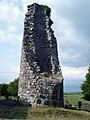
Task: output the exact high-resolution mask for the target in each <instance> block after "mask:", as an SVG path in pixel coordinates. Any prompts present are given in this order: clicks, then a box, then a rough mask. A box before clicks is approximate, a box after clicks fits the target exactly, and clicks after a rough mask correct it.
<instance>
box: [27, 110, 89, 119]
mask: <svg viewBox="0 0 90 120" xmlns="http://www.w3.org/2000/svg"><path fill="white" fill-rule="evenodd" d="M28 113H29V114H28V119H29V118H30V120H90V113H88V112H82V111H75V110H74V111H73V110H66V109H61V108H32V109H30V110H29V111H28Z"/></svg>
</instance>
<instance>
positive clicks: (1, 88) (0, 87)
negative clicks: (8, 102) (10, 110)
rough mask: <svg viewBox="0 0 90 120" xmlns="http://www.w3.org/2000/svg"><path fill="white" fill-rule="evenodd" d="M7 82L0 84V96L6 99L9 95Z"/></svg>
mask: <svg viewBox="0 0 90 120" xmlns="http://www.w3.org/2000/svg"><path fill="white" fill-rule="evenodd" d="M7 89H8V84H4V83H3V84H0V96H4V97H5V98H6V99H8V97H9V92H8V90H7Z"/></svg>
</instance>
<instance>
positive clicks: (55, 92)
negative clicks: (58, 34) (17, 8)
mask: <svg viewBox="0 0 90 120" xmlns="http://www.w3.org/2000/svg"><path fill="white" fill-rule="evenodd" d="M50 12H51V9H50V8H49V7H47V6H45V5H39V4H36V3H34V4H32V5H29V6H28V12H27V13H26V15H25V21H24V37H23V46H22V52H21V65H20V79H19V90H18V95H19V97H20V99H21V101H22V102H23V103H30V104H31V105H32V106H37V105H41V106H42V105H51V104H53V102H54V101H55V102H56V104H57V106H63V77H62V72H61V69H60V67H59V60H58V52H57V41H56V38H55V36H54V31H53V30H52V28H51V25H52V24H53V21H52V20H51V18H50Z"/></svg>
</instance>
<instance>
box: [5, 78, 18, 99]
mask: <svg viewBox="0 0 90 120" xmlns="http://www.w3.org/2000/svg"><path fill="white" fill-rule="evenodd" d="M18 82H19V78H17V79H15V80H14V81H13V82H10V83H9V85H8V89H7V90H8V92H9V94H10V95H11V96H14V97H15V96H18Z"/></svg>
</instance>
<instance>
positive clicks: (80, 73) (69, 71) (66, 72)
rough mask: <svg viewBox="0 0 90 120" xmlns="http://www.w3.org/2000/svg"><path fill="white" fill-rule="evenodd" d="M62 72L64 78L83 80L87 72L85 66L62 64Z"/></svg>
mask: <svg viewBox="0 0 90 120" xmlns="http://www.w3.org/2000/svg"><path fill="white" fill-rule="evenodd" d="M62 73H63V76H64V77H65V78H67V79H72V81H73V80H78V79H82V81H83V80H84V78H85V75H86V73H87V67H79V68H76V67H68V66H64V67H62Z"/></svg>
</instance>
